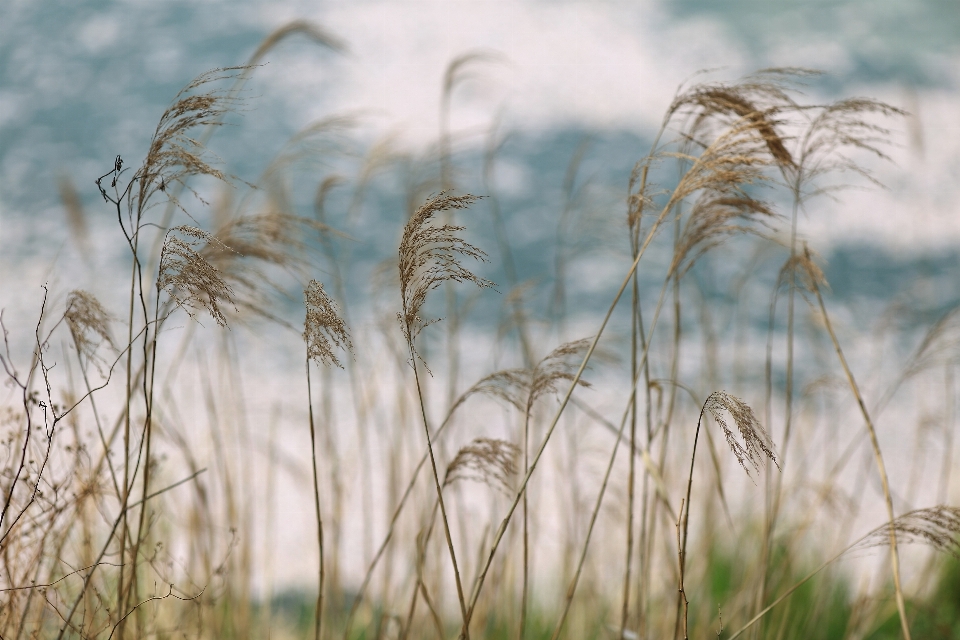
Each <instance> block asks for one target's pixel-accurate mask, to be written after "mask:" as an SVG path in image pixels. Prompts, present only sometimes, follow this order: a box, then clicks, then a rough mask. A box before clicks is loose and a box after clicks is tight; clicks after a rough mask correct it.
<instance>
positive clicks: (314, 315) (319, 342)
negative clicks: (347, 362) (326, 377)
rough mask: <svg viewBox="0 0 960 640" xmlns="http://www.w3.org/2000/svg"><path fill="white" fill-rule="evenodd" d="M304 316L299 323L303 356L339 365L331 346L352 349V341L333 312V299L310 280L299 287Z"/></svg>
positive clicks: (334, 308) (319, 284)
mask: <svg viewBox="0 0 960 640" xmlns="http://www.w3.org/2000/svg"><path fill="white" fill-rule="evenodd" d="M303 300H304V304H305V306H306V308H307V316H306V319H305V320H304V323H303V339H304V341H305V342H306V343H307V358H308V359H310V360H313V361H314V362H317V363H321V364H327V365H330V364H333V365H336V366H337V367H340V368H341V369H342V368H343V365H342V364H341V363H340V360H339V359H338V358H337V355H336V353H335V352H334V349H335V348H337V349H342V350H344V351H347V352H352V351H353V343H352V342H351V341H350V334H349V332H348V331H347V325H346V324H344V322H343V320H342V319H341V318H340V315H339V314H338V313H337V312H338V308H337V303H336V302H334V301H333V300H332V299H331V298H330V296H328V295H327V292H326V291H324V290H323V285H322V284H321V283H319V282H317V281H316V280H311V281H310V283H309V284H308V285H307V288H306V289H304V290H303Z"/></svg>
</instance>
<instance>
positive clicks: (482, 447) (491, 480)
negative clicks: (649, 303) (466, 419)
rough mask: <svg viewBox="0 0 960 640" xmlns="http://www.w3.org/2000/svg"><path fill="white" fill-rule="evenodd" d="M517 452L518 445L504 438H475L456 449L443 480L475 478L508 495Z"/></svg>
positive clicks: (445, 482) (515, 468)
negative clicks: (458, 449)
mask: <svg viewBox="0 0 960 640" xmlns="http://www.w3.org/2000/svg"><path fill="white" fill-rule="evenodd" d="M519 455H520V449H518V448H517V447H516V446H514V445H512V444H510V443H509V442H507V441H505V440H497V439H494V438H477V439H475V440H474V441H473V442H471V443H470V444H468V445H467V446H465V447H463V448H462V449H460V451H458V452H457V455H456V457H455V458H454V459H453V461H452V462H451V463H450V465H449V466H448V467H447V472H446V474H445V476H444V481H443V483H444V485H447V484H450V483H452V482H455V481H457V480H475V481H477V482H482V483H484V484H486V485H488V486H490V487H493V488H494V489H498V490H500V491H503V492H504V493H505V494H507V495H510V493H511V491H512V484H511V480H512V478H513V477H514V476H516V475H517V458H518V457H519Z"/></svg>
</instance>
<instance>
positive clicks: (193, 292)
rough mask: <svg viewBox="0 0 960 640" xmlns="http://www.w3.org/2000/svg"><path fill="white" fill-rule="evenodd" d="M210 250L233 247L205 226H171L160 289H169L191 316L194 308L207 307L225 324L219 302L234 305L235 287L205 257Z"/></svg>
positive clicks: (171, 295)
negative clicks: (224, 242)
mask: <svg viewBox="0 0 960 640" xmlns="http://www.w3.org/2000/svg"><path fill="white" fill-rule="evenodd" d="M175 233H179V234H180V235H181V236H183V237H182V238H180V237H177V235H175ZM198 247H200V248H201V250H200V251H198V250H197V248H198ZM211 250H217V251H231V249H230V248H229V247H227V246H226V245H224V244H223V243H222V242H220V241H219V240H217V239H216V238H215V237H214V236H213V235H212V234H210V233H207V232H206V231H203V230H202V229H197V228H196V227H190V226H185V225H184V226H179V227H174V228H173V229H170V231H168V232H167V236H166V239H165V240H164V242H163V249H162V250H161V252H160V272H159V275H158V276H157V290H158V291H166V292H167V293H168V294H169V295H170V298H171V299H172V300H174V301H175V302H176V304H177V306H178V307H181V308H182V309H183V310H184V311H186V312H187V314H188V315H189V316H190V317H195V315H194V313H193V311H192V310H193V309H198V308H202V309H206V311H207V312H208V313H209V314H210V315H211V316H212V317H213V319H214V320H216V322H217V324H218V325H220V326H221V327H225V326H227V319H226V317H225V316H224V315H223V310H222V309H221V308H220V305H221V304H223V303H226V304H229V305H231V306H233V305H234V301H233V290H232V288H231V287H230V285H229V284H227V283H226V282H225V281H224V279H223V274H222V273H221V272H220V271H219V270H218V269H217V268H216V267H214V266H213V265H212V264H210V263H209V262H208V261H207V260H206V259H205V258H204V257H203V255H202V254H203V253H205V252H209V251H211Z"/></svg>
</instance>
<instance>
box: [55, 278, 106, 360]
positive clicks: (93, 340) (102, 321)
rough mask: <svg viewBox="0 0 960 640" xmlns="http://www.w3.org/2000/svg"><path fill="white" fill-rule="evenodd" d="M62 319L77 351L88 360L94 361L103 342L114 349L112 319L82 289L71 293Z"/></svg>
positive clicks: (97, 301)
mask: <svg viewBox="0 0 960 640" xmlns="http://www.w3.org/2000/svg"><path fill="white" fill-rule="evenodd" d="M63 318H64V320H66V322H67V327H68V328H69V329H70V335H71V336H72V337H73V341H74V343H75V344H76V347H77V350H78V351H79V352H80V353H81V354H83V355H84V356H85V357H86V358H87V359H88V360H93V359H95V357H96V351H97V348H98V347H99V346H100V345H101V344H103V343H104V342H106V343H107V344H109V345H110V346H111V347H115V345H114V343H113V338H111V337H110V322H111V320H112V318H111V316H110V314H109V313H107V311H106V310H105V309H104V308H103V306H102V305H101V304H100V301H99V300H97V299H96V298H95V297H94V296H93V294H92V293H89V292H87V291H83V290H82V289H77V290H74V291H71V292H70V294H69V295H68V296H67V310H66V312H65V313H64V314H63Z"/></svg>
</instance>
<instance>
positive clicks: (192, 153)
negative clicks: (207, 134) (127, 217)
mask: <svg viewBox="0 0 960 640" xmlns="http://www.w3.org/2000/svg"><path fill="white" fill-rule="evenodd" d="M247 69H248V68H247V67H229V68H223V69H212V70H210V71H207V72H204V73H202V74H200V75H199V76H197V77H196V78H194V79H193V81H192V82H190V83H189V84H188V85H187V86H185V87H184V88H183V89H181V90H180V92H179V93H177V96H176V97H175V98H174V101H173V104H172V105H170V107H168V108H167V110H166V111H164V112H163V115H162V116H160V122H159V123H158V124H157V128H156V130H155V131H154V134H153V138H152V139H151V140H150V148H149V150H148V151H147V157H146V159H145V160H144V162H143V166H142V167H141V168H140V169H139V171H138V172H137V179H138V180H139V182H140V185H139V191H138V200H139V203H138V207H139V208H140V209H141V210H142V209H143V208H145V207H146V205H147V202H148V201H149V200H150V198H151V197H152V196H153V195H154V194H155V193H156V192H157V191H162V192H164V193H166V195H167V197H168V198H169V199H170V200H171V201H172V202H173V203H174V204H175V205H176V206H177V207H179V208H180V209H183V207H182V206H180V203H179V201H177V200H176V197H175V195H174V191H175V190H174V189H173V187H175V186H177V187H187V183H186V181H187V179H188V178H190V177H191V176H199V175H205V176H211V177H213V178H216V179H218V180H224V181H226V180H227V176H226V175H224V173H223V172H221V171H220V170H219V169H217V168H216V167H214V166H213V165H212V164H211V162H210V160H209V154H208V152H207V151H206V149H205V148H204V146H203V145H202V144H201V142H200V141H199V140H198V139H196V138H194V137H192V136H191V135H190V131H191V130H193V129H195V128H197V127H209V126H213V127H216V126H221V125H222V124H223V116H224V115H225V114H227V113H229V112H230V111H234V110H236V108H237V106H238V104H239V100H238V98H237V97H236V96H234V95H232V94H231V93H230V92H229V91H228V90H227V89H222V88H217V86H216V85H217V84H218V83H220V82H222V81H224V80H233V79H236V78H237V77H238V76H239V75H240V73H241V72H243V71H246V70H247ZM211 85H212V86H213V88H211ZM198 89H200V90H201V91H200V92H197V90H198ZM194 195H196V193H194Z"/></svg>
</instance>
